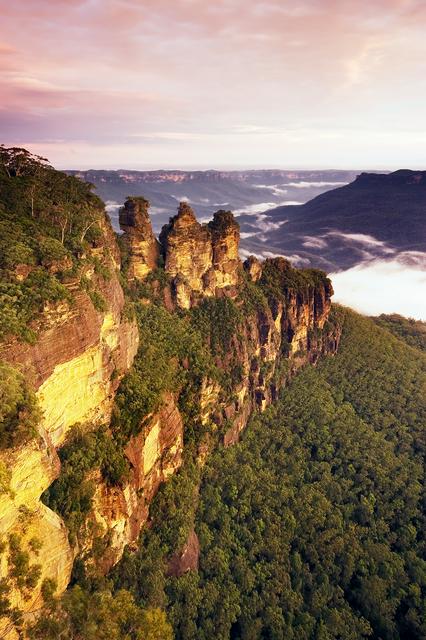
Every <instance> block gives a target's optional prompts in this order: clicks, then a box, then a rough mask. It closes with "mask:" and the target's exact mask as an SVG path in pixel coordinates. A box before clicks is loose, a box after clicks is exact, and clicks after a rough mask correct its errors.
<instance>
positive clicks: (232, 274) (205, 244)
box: [160, 202, 240, 309]
mask: <svg viewBox="0 0 426 640" xmlns="http://www.w3.org/2000/svg"><path fill="white" fill-rule="evenodd" d="M239 237H240V233H239V226H238V224H237V223H236V221H235V220H234V217H233V215H232V214H231V213H230V212H226V211H218V212H217V213H215V215H214V218H213V221H212V222H210V223H209V224H208V225H202V224H200V223H199V222H198V221H197V219H196V217H195V214H194V212H193V210H192V209H191V207H190V206H189V205H188V204H186V203H185V202H182V203H181V204H180V206H179V210H178V214H177V215H176V216H175V217H174V218H171V219H170V222H169V224H168V225H165V226H164V227H163V229H162V232H161V234H160V243H161V248H162V254H163V257H164V263H165V271H166V273H167V274H168V275H169V276H170V277H171V278H172V289H173V292H174V294H175V299H176V304H177V306H178V307H180V308H182V309H189V308H190V307H191V306H193V305H195V304H196V303H197V301H198V300H199V299H200V298H202V297H204V296H205V297H211V296H215V295H216V296H217V295H220V294H224V295H228V296H230V297H234V296H235V295H236V286H237V283H238V274H239V269H240V261H239V258H238V243H239Z"/></svg>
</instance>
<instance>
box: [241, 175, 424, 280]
mask: <svg viewBox="0 0 426 640" xmlns="http://www.w3.org/2000/svg"><path fill="white" fill-rule="evenodd" d="M239 222H240V224H241V230H242V232H243V234H244V233H245V234H246V235H247V237H246V241H245V244H246V247H245V248H246V250H247V251H250V252H253V253H258V254H261V255H264V254H265V250H266V252H267V253H280V254H282V255H286V256H289V257H293V259H294V261H295V262H299V264H304V265H306V266H318V267H321V268H324V269H326V270H329V271H335V270H341V269H348V268H350V267H352V266H354V265H356V264H359V263H360V262H362V261H365V260H371V259H374V258H384V257H387V258H389V257H391V256H393V255H396V254H399V255H401V254H405V255H404V256H403V259H405V260H407V261H411V262H412V261H413V260H414V261H416V260H420V261H421V262H422V263H423V261H424V256H422V255H421V254H423V253H424V252H426V171H411V170H408V169H402V170H399V171H395V172H393V173H390V174H374V173H361V174H360V175H359V176H358V177H357V178H356V180H355V181H354V182H352V183H351V184H348V185H345V186H342V187H340V188H337V189H333V190H331V191H327V192H326V193H323V194H320V195H319V196H317V197H316V198H314V199H312V200H310V201H309V202H306V203H305V204H303V205H300V206H291V205H290V206H281V207H277V208H274V209H270V210H268V211H265V212H264V214H263V216H262V221H261V222H262V223H263V225H264V226H265V227H266V230H265V231H264V233H263V234H262V236H261V238H260V240H259V237H258V236H257V235H248V234H251V232H252V231H254V228H255V225H254V224H253V218H252V217H251V216H249V215H243V216H241V217H240V218H239ZM268 226H269V227H270V228H269V229H268V228H267V227H268Z"/></svg>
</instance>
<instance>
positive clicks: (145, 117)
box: [0, 0, 426, 169]
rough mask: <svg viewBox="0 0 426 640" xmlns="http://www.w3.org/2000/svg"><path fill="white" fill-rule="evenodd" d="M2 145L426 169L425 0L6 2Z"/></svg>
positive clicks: (271, 163) (158, 163) (61, 154)
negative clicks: (425, 110)
mask: <svg viewBox="0 0 426 640" xmlns="http://www.w3.org/2000/svg"><path fill="white" fill-rule="evenodd" d="M0 15H1V20H0V95H1V100H0V140H1V141H2V142H4V143H5V144H6V145H8V146H10V145H19V146H25V147H27V148H29V149H30V150H31V151H33V152H35V153H38V154H41V155H43V156H46V157H47V158H49V159H50V161H51V162H52V163H53V164H54V165H55V166H56V167H58V168H89V167H92V168H102V167H105V168H135V169H138V168H139V169H144V168H160V167H161V168H208V167H210V168H249V167H264V168H273V167H281V168H294V169H297V168H298V169H303V168H312V169H313V168H317V169H322V168H347V169H352V168H354V169H358V168H362V169H369V168H372V169H396V168H400V167H406V168H426V118H425V116H424V109H425V107H424V105H425V104H426V38H425V37H424V34H425V27H426V2H425V1H424V0H368V1H366V0H300V1H296V0H279V1H278V0H266V1H264V2H262V1H260V2H255V1H253V0H216V1H214V2H210V1H207V0H14V1H13V2H11V1H10V0H0Z"/></svg>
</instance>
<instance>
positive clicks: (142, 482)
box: [84, 393, 183, 574]
mask: <svg viewBox="0 0 426 640" xmlns="http://www.w3.org/2000/svg"><path fill="white" fill-rule="evenodd" d="M182 452H183V422H182V417H181V415H180V413H179V409H178V408H177V406H176V399H175V397H174V395H173V394H171V393H165V394H164V396H163V399H162V404H161V407H160V409H159V410H158V411H157V412H156V413H155V414H154V415H150V416H147V417H146V418H145V419H144V422H143V425H141V432H140V433H139V434H138V435H137V436H135V437H133V438H131V439H130V441H129V442H128V444H127V446H126V449H125V454H126V457H127V459H128V460H129V462H130V468H131V472H130V477H129V479H128V480H127V481H126V482H125V484H124V485H123V486H120V487H109V486H107V485H106V484H105V483H104V482H103V481H102V480H101V478H100V475H99V474H98V475H97V477H95V478H94V479H95V480H96V493H95V497H94V503H93V509H92V512H91V514H90V515H89V518H88V520H87V526H86V536H87V538H86V539H87V547H86V549H85V550H84V551H86V554H87V552H88V551H89V552H90V551H91V545H92V543H93V540H94V539H95V538H96V537H97V538H99V539H100V538H102V539H103V540H104V547H105V549H104V550H103V551H102V552H101V554H99V556H98V558H96V557H95V558H94V557H93V556H92V557H91V560H90V561H89V563H88V564H89V565H90V564H92V566H93V567H94V569H95V571H99V570H100V572H101V573H102V574H104V573H106V571H108V570H109V569H110V568H111V567H112V566H113V565H114V564H115V563H116V562H117V561H118V560H119V559H120V558H121V556H122V554H123V550H124V547H125V546H126V545H127V544H131V543H133V542H135V541H136V540H137V538H138V536H139V533H140V531H141V528H142V526H143V525H144V524H145V522H146V521H147V519H148V511H149V505H150V503H151V501H152V499H153V497H154V496H155V494H156V493H157V491H158V488H159V486H160V484H161V483H162V482H164V481H165V480H167V478H168V477H169V476H170V475H172V474H173V473H175V472H176V471H177V470H178V469H179V467H180V465H181V464H182ZM94 532H95V534H94Z"/></svg>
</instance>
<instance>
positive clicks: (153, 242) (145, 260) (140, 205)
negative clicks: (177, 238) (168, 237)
mask: <svg viewBox="0 0 426 640" xmlns="http://www.w3.org/2000/svg"><path fill="white" fill-rule="evenodd" d="M148 209H149V202H148V201H147V200H145V199H144V198H136V197H130V198H127V200H126V202H125V203H124V207H121V209H120V212H119V223H120V229H122V230H123V232H124V233H123V239H124V242H125V243H126V244H127V248H128V252H129V264H128V269H127V274H128V278H129V280H143V279H144V278H146V276H147V275H148V274H149V273H150V272H151V271H153V270H154V269H155V268H156V267H157V266H158V258H159V255H160V254H159V245H158V241H157V239H156V238H155V236H154V233H153V231H152V226H151V220H150V218H149V214H148Z"/></svg>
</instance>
